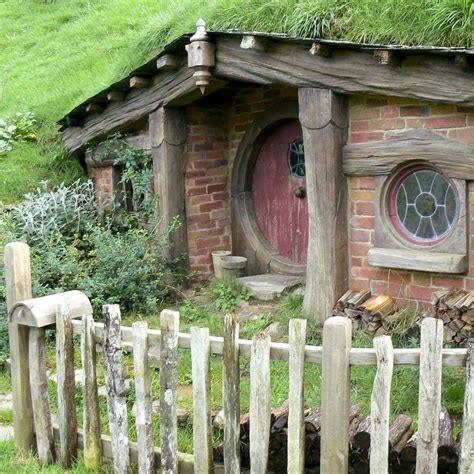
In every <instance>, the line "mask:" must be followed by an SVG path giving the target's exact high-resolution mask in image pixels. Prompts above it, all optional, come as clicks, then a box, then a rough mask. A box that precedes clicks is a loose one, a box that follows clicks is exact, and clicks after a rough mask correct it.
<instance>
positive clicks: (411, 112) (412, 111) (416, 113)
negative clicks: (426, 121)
mask: <svg viewBox="0 0 474 474" xmlns="http://www.w3.org/2000/svg"><path fill="white" fill-rule="evenodd" d="M429 112H430V111H429V108H428V106H426V105H422V106H411V105H410V106H402V107H400V116H401V117H421V116H427V115H429Z"/></svg>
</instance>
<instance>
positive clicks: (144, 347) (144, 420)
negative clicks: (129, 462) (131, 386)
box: [132, 321, 155, 474]
mask: <svg viewBox="0 0 474 474" xmlns="http://www.w3.org/2000/svg"><path fill="white" fill-rule="evenodd" d="M147 330H148V324H147V323H146V322H144V321H136V322H134V323H133V326H132V331H133V366H134V369H135V403H136V407H137V415H136V419H135V423H136V427H137V440H138V472H139V473H140V474H149V473H152V472H155V455H154V450H153V446H154V443H153V426H152V401H153V395H152V390H151V380H150V370H149V364H148V334H147Z"/></svg>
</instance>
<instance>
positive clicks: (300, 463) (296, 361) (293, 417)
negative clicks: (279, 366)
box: [288, 319, 306, 474]
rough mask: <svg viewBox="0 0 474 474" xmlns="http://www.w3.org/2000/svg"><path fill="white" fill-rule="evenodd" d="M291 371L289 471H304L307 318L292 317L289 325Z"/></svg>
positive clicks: (295, 472)
mask: <svg viewBox="0 0 474 474" xmlns="http://www.w3.org/2000/svg"><path fill="white" fill-rule="evenodd" d="M288 343H289V346H290V347H289V362H288V369H289V373H290V390H289V397H288V398H289V404H290V406H289V415H288V472H292V473H294V474H298V473H303V472H304V434H305V430H304V359H305V343H306V319H292V320H291V321H290V327H289V337H288Z"/></svg>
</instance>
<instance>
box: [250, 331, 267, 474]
mask: <svg viewBox="0 0 474 474" xmlns="http://www.w3.org/2000/svg"><path fill="white" fill-rule="evenodd" d="M270 343H271V339H270V336H269V335H268V334H263V333H262V334H257V335H256V336H254V338H253V340H252V348H251V352H250V472H251V473H252V474H265V473H266V472H267V463H268V446H269V442H270V420H271V401H272V390H271V384H270Z"/></svg>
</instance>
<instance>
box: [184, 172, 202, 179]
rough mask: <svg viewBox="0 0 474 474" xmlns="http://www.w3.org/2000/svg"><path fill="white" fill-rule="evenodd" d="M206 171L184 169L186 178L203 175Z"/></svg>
mask: <svg viewBox="0 0 474 474" xmlns="http://www.w3.org/2000/svg"><path fill="white" fill-rule="evenodd" d="M205 175H206V172H205V171H204V170H190V171H186V179H188V180H189V179H194V178H201V177H202V176H205Z"/></svg>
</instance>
